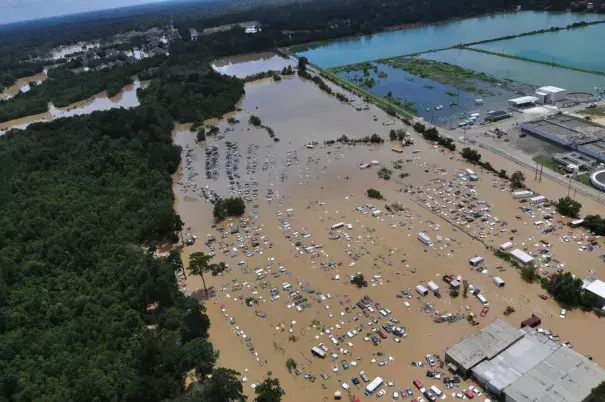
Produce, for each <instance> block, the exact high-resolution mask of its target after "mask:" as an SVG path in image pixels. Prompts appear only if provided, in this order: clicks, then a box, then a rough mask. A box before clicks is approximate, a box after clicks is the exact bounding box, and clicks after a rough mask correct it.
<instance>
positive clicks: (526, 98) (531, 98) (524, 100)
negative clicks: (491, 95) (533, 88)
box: [508, 96, 538, 105]
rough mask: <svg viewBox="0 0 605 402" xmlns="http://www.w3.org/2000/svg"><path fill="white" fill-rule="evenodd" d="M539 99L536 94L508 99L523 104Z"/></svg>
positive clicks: (510, 101)
mask: <svg viewBox="0 0 605 402" xmlns="http://www.w3.org/2000/svg"><path fill="white" fill-rule="evenodd" d="M537 101H538V98H536V97H535V96H521V97H519V98H515V99H509V100H508V102H509V103H514V104H516V105H523V104H525V103H535V102H537Z"/></svg>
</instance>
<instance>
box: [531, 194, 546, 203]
mask: <svg viewBox="0 0 605 402" xmlns="http://www.w3.org/2000/svg"><path fill="white" fill-rule="evenodd" d="M545 202H546V197H544V196H543V195H539V196H537V197H532V198H530V199H529V203H530V204H531V205H539V204H544V203H545Z"/></svg>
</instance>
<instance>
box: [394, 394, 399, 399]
mask: <svg viewBox="0 0 605 402" xmlns="http://www.w3.org/2000/svg"><path fill="white" fill-rule="evenodd" d="M393 399H394V400H397V399H399V392H393Z"/></svg>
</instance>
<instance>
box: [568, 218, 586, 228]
mask: <svg viewBox="0 0 605 402" xmlns="http://www.w3.org/2000/svg"><path fill="white" fill-rule="evenodd" d="M583 223H584V219H576V220H575V221H571V222H569V226H570V227H572V228H577V227H578V226H582V224H583Z"/></svg>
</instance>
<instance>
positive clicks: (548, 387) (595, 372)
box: [504, 347, 605, 402]
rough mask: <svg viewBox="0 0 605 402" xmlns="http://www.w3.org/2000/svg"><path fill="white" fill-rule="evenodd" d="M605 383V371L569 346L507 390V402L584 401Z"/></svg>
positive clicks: (555, 353)
mask: <svg viewBox="0 0 605 402" xmlns="http://www.w3.org/2000/svg"><path fill="white" fill-rule="evenodd" d="M603 381H605V371H604V370H603V369H602V368H601V367H599V366H598V365H597V364H596V363H594V362H592V361H590V360H588V359H587V358H586V357H584V356H582V355H581V354H579V353H577V352H575V351H573V350H572V349H569V348H567V347H560V348H559V349H557V350H556V351H555V352H554V353H552V354H551V355H550V356H548V357H547V358H546V359H544V360H543V361H542V362H540V363H538V364H537V365H536V366H535V367H534V368H532V369H531V370H529V371H528V372H527V373H525V374H524V375H523V376H521V377H520V378H519V379H518V380H516V381H515V382H513V383H512V384H511V385H510V386H508V387H507V388H506V389H505V390H504V395H505V399H504V400H505V401H506V402H552V401H565V402H584V401H586V400H588V397H589V396H590V392H591V390H592V389H593V388H594V387H596V386H597V385H599V384H600V383H601V382H603Z"/></svg>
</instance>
